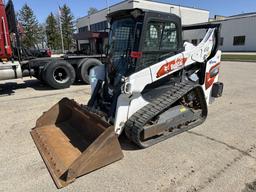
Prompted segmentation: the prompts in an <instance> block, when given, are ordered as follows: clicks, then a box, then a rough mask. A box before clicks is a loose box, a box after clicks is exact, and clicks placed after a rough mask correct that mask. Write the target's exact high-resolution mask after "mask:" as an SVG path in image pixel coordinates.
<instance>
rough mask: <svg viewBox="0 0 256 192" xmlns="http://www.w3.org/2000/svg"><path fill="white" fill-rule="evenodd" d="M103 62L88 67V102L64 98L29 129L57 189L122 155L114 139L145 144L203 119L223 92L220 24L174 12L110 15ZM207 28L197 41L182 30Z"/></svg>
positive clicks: (165, 137) (115, 13) (132, 12)
mask: <svg viewBox="0 0 256 192" xmlns="http://www.w3.org/2000/svg"><path fill="white" fill-rule="evenodd" d="M108 17H109V20H110V24H111V30H110V33H109V50H108V53H107V57H108V62H107V63H105V65H102V66H97V67H94V68H92V69H91V70H90V84H91V88H92V95H91V98H90V101H89V102H88V104H87V105H79V104H77V103H76V102H75V101H73V100H69V99H67V98H64V99H62V100H61V101H60V102H59V103H58V104H56V105H55V106H53V107H52V108H51V109H50V110H49V111H47V112H45V113H44V114H43V115H42V116H41V117H40V118H39V119H38V121H37V123H36V126H35V128H33V130H32V132H31V134H32V137H33V139H34V142H35V144H36V146H37V148H38V150H39V152H40V154H41V156H42V158H43V159H44V162H45V164H46V166H47V168H48V170H49V172H50V174H51V176H52V178H53V180H54V181H55V184H56V185H57V187H58V188H61V187H64V186H66V185H68V184H69V183H71V182H73V181H74V180H75V179H76V178H77V177H79V176H82V175H84V174H87V173H89V172H92V171H94V170H96V169H99V168H101V167H104V166H106V165H108V164H111V163H112V162H115V161H118V160H120V159H122V158H123V153H122V149H121V147H120V144H119V141H118V136H119V135H121V133H123V132H124V133H125V134H126V136H127V138H128V139H129V140H130V141H131V142H133V143H134V144H135V145H137V146H138V147H139V148H146V147H150V146H152V145H154V144H156V143H159V142H161V141H163V140H165V139H167V138H170V137H172V136H174V135H177V134H180V133H182V132H184V131H187V130H189V129H191V128H193V127H195V126H198V125H200V124H202V123H203V122H204V121H205V119H206V117H207V114H208V110H207V109H208V105H209V104H210V103H212V102H213V101H214V99H215V98H217V97H220V96H221V95H222V91H223V84H222V83H221V82H218V76H219V69H220V60H221V51H219V50H218V44H219V39H220V38H219V34H220V25H219V24H201V25H197V26H186V27H182V26H181V19H180V18H179V17H178V16H176V15H173V14H167V13H159V12H154V11H145V10H140V9H132V10H122V11H117V12H113V13H111V14H109V16H108ZM196 29H206V31H207V32H206V35H205V37H204V38H203V40H202V41H201V42H200V43H199V44H198V45H193V44H191V43H189V42H185V43H184V44H183V43H182V42H183V41H182V31H189V30H196Z"/></svg>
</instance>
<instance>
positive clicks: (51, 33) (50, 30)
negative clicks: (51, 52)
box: [45, 13, 61, 50]
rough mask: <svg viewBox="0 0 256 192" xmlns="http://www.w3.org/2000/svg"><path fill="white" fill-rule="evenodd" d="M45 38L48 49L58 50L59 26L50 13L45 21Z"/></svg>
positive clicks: (59, 40)
mask: <svg viewBox="0 0 256 192" xmlns="http://www.w3.org/2000/svg"><path fill="white" fill-rule="evenodd" d="M45 30H46V36H47V43H48V47H50V48H51V49H55V50H57V49H60V46H61V44H60V42H61V39H60V32H59V26H58V21H57V19H56V17H55V16H54V14H53V13H50V15H49V16H48V17H47V19H46V27H45Z"/></svg>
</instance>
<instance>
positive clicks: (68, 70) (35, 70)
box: [0, 0, 106, 89]
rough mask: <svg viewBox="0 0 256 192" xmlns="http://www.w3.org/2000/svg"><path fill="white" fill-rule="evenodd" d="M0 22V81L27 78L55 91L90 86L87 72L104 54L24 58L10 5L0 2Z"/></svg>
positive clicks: (99, 62)
mask: <svg viewBox="0 0 256 192" xmlns="http://www.w3.org/2000/svg"><path fill="white" fill-rule="evenodd" d="M0 18H1V19H0V80H8V79H17V78H22V77H27V76H30V77H36V78H37V79H39V80H40V81H42V82H44V83H46V84H48V85H49V86H51V87H52V88H55V89H62V88H68V87H69V86H70V85H72V84H73V83H74V82H75V81H81V82H83V83H89V70H90V69H91V68H92V67H94V66H97V65H102V63H104V62H105V58H106V56H105V55H103V54H94V55H80V54H67V55H64V56H63V57H59V58H51V57H45V58H33V57H25V56H24V55H23V54H24V53H22V52H24V51H23V50H24V48H23V47H22V46H21V45H20V40H19V32H18V29H17V21H16V17H15V10H14V6H13V3H12V1H9V2H8V3H7V5H6V6H5V5H4V3H3V1H2V0H0ZM10 34H15V40H14V41H15V42H12V44H11V35H10ZM13 44H15V45H16V47H13Z"/></svg>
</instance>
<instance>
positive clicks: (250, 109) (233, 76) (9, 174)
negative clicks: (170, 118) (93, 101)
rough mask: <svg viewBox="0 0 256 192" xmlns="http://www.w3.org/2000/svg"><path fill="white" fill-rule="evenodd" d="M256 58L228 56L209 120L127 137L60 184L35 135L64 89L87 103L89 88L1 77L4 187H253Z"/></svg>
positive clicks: (0, 187)
mask: <svg viewBox="0 0 256 192" xmlns="http://www.w3.org/2000/svg"><path fill="white" fill-rule="evenodd" d="M255 73H256V63H239V62H223V63H222V68H221V81H222V82H224V84H225V87H224V94H223V97H221V98H220V99H218V100H217V101H216V102H215V103H214V104H213V105H211V106H210V108H209V115H208V119H207V120H206V122H205V123H204V124H203V125H201V126H198V127H196V128H194V129H192V130H191V131H188V132H186V133H183V134H180V135H178V136H176V137H173V138H171V139H168V140H166V141H164V142H162V143H160V144H157V145H155V146H153V147H151V148H148V149H145V150H138V149H136V148H135V147H134V146H133V145H131V144H130V143H129V142H128V141H127V140H126V139H124V138H122V139H121V143H122V148H123V152H124V156H125V157H124V159H123V160H121V161H118V162H116V163H114V164H111V165H110V166H107V167H105V168H103V169H100V170H97V171H95V172H93V173H90V174H88V175H85V176H83V177H80V178H78V179H77V180H76V181H75V182H74V183H72V184H71V185H69V186H68V187H66V188H64V189H62V190H57V188H56V186H55V184H54V182H53V180H52V178H51V176H50V174H49V173H48V171H47V168H46V166H45V164H44V162H43V160H42V158H41V156H40V154H39V152H38V150H37V149H36V147H35V144H34V142H33V141H32V138H31V136H30V130H31V128H33V126H35V121H36V119H37V118H38V117H39V116H40V115H41V114H42V112H43V111H46V110H48V109H49V108H50V107H51V106H52V105H53V104H55V103H57V102H58V101H59V100H60V99H61V98H63V97H69V98H73V99H75V100H76V101H77V102H78V103H86V102H87V101H88V99H89V94H90V89H89V86H86V85H74V86H72V87H71V88H69V89H65V90H52V89H50V88H48V87H45V86H44V85H43V84H41V83H40V82H39V81H37V80H35V79H24V80H25V82H24V81H22V80H14V81H8V83H6V82H4V81H3V82H0V136H1V137H0V191H27V192H30V191H165V192H169V191H180V192H183V191H188V192H193V191H207V192H208V191H211V192H215V191H219V192H221V191H223V192H229V191H230V192H236V191H244V192H251V191H254V190H253V188H254V189H255V191H256V75H255Z"/></svg>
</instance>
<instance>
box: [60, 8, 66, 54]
mask: <svg viewBox="0 0 256 192" xmlns="http://www.w3.org/2000/svg"><path fill="white" fill-rule="evenodd" d="M61 15H62V10H61V7H60V6H59V23H60V38H61V47H62V53H64V52H65V49H64V40H63V31H62V21H61Z"/></svg>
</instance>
